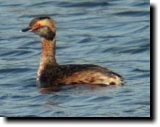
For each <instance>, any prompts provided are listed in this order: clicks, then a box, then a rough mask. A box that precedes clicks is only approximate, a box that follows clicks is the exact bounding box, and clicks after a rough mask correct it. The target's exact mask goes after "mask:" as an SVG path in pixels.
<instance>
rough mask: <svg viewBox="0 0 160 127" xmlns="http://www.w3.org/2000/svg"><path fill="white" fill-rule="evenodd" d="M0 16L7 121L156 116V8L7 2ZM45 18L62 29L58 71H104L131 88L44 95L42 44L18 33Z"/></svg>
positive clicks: (0, 5)
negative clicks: (39, 77)
mask: <svg viewBox="0 0 160 127" xmlns="http://www.w3.org/2000/svg"><path fill="white" fill-rule="evenodd" d="M0 15H1V17H0V21H1V23H0V29H1V31H0V43H1V45H0V93H1V94H0V116H55V117H56V116H74V117H75V116H106V117H125V116H137V117H138V116H139V117H142V116H144V117H148V116H150V78H149V77H150V69H149V68H150V64H149V63H150V42H149V40H150V32H149V30H150V23H149V22H150V18H149V17H150V8H149V1H147V0H141V1H137V0H125V1H124V0H114V1H113V0H102V1H97V0H88V1H81V2H80V1H74V0H70V1H68V0H34V1H33V0H27V1H26V0H15V1H10V0H1V1H0ZM42 15H48V16H51V18H53V19H54V20H55V21H56V24H57V50H56V51H57V61H58V62H59V63H61V64H71V63H72V64H80V63H92V64H98V65H101V66H105V67H108V68H110V69H112V70H114V71H115V72H118V73H120V74H121V75H122V76H123V77H124V78H125V81H126V84H125V85H124V86H123V87H103V88H100V89H96V90H95V89H94V90H93V89H89V88H84V87H76V88H64V90H62V91H59V92H55V93H53V94H45V95H43V94H40V93H39V91H38V89H37V87H36V85H35V76H36V71H37V68H38V65H39V57H40V39H39V37H37V36H35V35H33V34H31V33H27V34H26V33H25V34H24V33H20V32H19V30H21V29H22V28H23V27H24V26H26V25H28V23H29V21H30V20H31V19H32V18H34V17H37V16H42Z"/></svg>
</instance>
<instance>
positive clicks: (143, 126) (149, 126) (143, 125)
mask: <svg viewBox="0 0 160 127" xmlns="http://www.w3.org/2000/svg"><path fill="white" fill-rule="evenodd" d="M151 4H152V5H154V7H155V8H156V15H155V16H156V23H157V24H156V25H155V26H156V31H155V33H158V29H159V25H158V22H159V21H160V20H159V18H160V17H158V14H160V8H159V7H160V2H158V0H151ZM159 36H160V35H159ZM158 39H159V38H158V34H157V36H156V38H155V43H156V47H155V48H156V51H157V52H156V53H155V54H156V56H157V57H156V58H155V59H156V62H157V63H156V65H160V59H158V56H159V55H160V50H158V49H160V44H159V43H160V41H158ZM158 42H159V43H158ZM156 70H160V69H159V67H158V66H157V67H155V71H156ZM156 74H157V75H158V76H159V75H160V74H159V72H158V71H157V73H155V76H156ZM158 76H157V78H155V79H157V80H156V81H155V88H156V89H155V90H156V91H155V92H156V95H155V96H156V100H155V102H156V106H155V107H156V109H155V117H156V119H155V120H154V121H153V122H150V121H149V122H138V121H137V122H126V123H125V122H107V121H106V122H102V123H101V122H97V123H95V122H93V123H89V122H88V123H86V122H84V123H83V122H81V123H79V122H48V123H47V122H44V123H41V122H40V123H34V122H26V123H23V122H22V123H21V122H20V123H18V122H17V123H16V122H13V123H12V122H6V120H5V119H4V118H0V126H1V127H7V126H11V127H21V126H22V125H23V127H28V124H29V125H30V126H34V125H36V126H37V125H38V127H42V126H44V125H45V126H46V125H47V127H53V126H54V125H56V126H58V127H63V126H65V127H75V126H76V127H82V126H87V127H88V126H92V127H95V126H101V127H106V126H107V125H109V126H110V127H116V126H117V127H128V126H129V127H135V125H136V127H157V126H160V118H159V115H158V114H160V111H159V110H158V107H159V106H160V104H159V103H160V101H158V97H159V96H160V92H159V93H158V90H159V88H160V81H159V80H158ZM159 79H160V78H159ZM158 84H159V85H158ZM156 85H157V86H156ZM53 124H54V125H53Z"/></svg>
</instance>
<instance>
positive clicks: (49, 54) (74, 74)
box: [22, 16, 123, 90]
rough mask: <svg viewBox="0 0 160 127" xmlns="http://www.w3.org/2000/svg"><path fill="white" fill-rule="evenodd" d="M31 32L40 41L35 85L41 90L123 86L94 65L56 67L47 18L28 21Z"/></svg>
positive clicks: (52, 26) (113, 75)
mask: <svg viewBox="0 0 160 127" xmlns="http://www.w3.org/2000/svg"><path fill="white" fill-rule="evenodd" d="M26 31H30V32H33V33H35V34H37V35H39V36H40V37H41V38H42V54H41V62H40V65H39V69H38V72H37V82H38V86H39V87H40V88H41V89H45V90H55V89H57V88H59V87H60V86H62V85H64V84H71V85H72V84H90V85H100V84H103V85H122V83H123V80H122V77H121V76H120V75H119V74H117V73H115V72H112V71H111V70H109V69H107V68H104V67H101V66H98V65H93V64H82V65H79V64H78V65H72V64H70V65H59V64H58V63H57V62H56V58H55V48H56V40H55V36H56V26H55V23H54V21H53V20H52V19H51V18H50V17H47V16H46V17H38V18H34V19H32V20H31V22H30V24H29V27H27V28H25V29H22V32H26Z"/></svg>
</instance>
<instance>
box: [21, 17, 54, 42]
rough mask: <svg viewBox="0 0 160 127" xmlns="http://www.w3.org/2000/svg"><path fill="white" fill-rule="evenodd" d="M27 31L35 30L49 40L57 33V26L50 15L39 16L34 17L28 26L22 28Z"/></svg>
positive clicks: (34, 31)
mask: <svg viewBox="0 0 160 127" xmlns="http://www.w3.org/2000/svg"><path fill="white" fill-rule="evenodd" d="M27 31H30V32H33V33H35V34H37V35H39V36H41V37H42V38H45V39H47V40H53V39H54V38H55V35H56V26H55V22H54V21H53V20H52V19H51V18H50V17H47V16H44V17H38V18H34V19H32V20H31V22H30V23H29V26H28V27H27V28H24V29H22V32H27Z"/></svg>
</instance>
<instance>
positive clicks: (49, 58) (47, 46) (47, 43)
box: [40, 38, 57, 66]
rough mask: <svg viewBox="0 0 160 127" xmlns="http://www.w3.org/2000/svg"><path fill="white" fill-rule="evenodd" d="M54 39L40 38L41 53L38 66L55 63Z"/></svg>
mask: <svg viewBox="0 0 160 127" xmlns="http://www.w3.org/2000/svg"><path fill="white" fill-rule="evenodd" d="M55 50H56V40H55V39H54V40H47V39H45V38H43V39H42V54H41V63H40V66H45V65H48V64H49V65H57V63H56V58H55V55H56V52H55Z"/></svg>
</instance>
